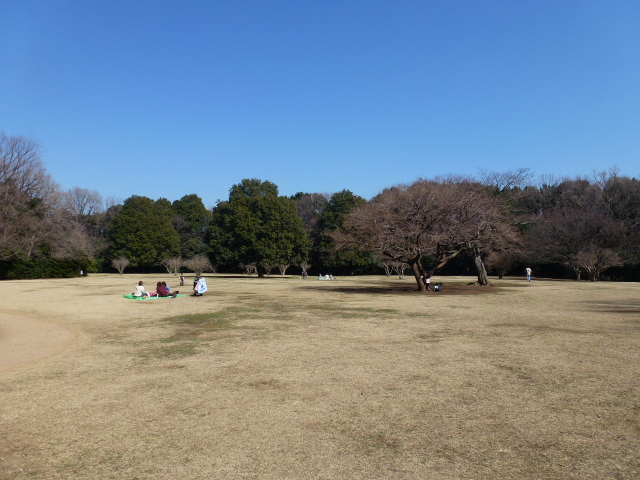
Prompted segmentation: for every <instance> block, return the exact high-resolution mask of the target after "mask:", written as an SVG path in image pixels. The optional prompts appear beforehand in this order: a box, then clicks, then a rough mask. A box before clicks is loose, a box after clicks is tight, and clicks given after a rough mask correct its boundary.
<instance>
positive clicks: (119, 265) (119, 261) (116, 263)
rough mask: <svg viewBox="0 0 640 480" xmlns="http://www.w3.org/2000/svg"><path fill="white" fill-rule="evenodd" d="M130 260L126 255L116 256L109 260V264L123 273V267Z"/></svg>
mask: <svg viewBox="0 0 640 480" xmlns="http://www.w3.org/2000/svg"><path fill="white" fill-rule="evenodd" d="M130 263H131V262H130V261H129V259H128V258H126V257H118V258H114V259H113V260H111V266H112V267H113V268H115V269H116V270H118V273H119V274H120V275H122V274H123V273H124V269H125V268H127V267H128V266H129V264H130Z"/></svg>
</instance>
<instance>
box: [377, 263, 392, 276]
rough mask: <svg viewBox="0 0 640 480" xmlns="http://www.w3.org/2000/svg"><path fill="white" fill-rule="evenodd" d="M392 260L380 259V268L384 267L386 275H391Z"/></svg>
mask: <svg viewBox="0 0 640 480" xmlns="http://www.w3.org/2000/svg"><path fill="white" fill-rule="evenodd" d="M393 263H394V262H393V260H382V261H381V262H380V265H381V266H382V268H383V269H384V274H385V275H386V276H387V277H390V276H391V273H392V272H393V268H392V264H393Z"/></svg>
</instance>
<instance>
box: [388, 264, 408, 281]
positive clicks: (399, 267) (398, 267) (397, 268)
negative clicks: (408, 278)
mask: <svg viewBox="0 0 640 480" xmlns="http://www.w3.org/2000/svg"><path fill="white" fill-rule="evenodd" d="M407 267H408V265H407V264H406V263H403V262H393V263H392V265H391V268H392V270H393V273H395V274H396V275H398V278H400V279H403V278H404V271H405V270H406V269H407Z"/></svg>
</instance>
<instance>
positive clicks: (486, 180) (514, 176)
mask: <svg viewBox="0 0 640 480" xmlns="http://www.w3.org/2000/svg"><path fill="white" fill-rule="evenodd" d="M479 171H480V180H481V181H482V183H483V184H484V185H487V186H489V187H492V188H494V189H495V191H496V192H497V193H501V192H504V191H506V190H509V189H510V188H514V187H523V186H525V184H526V183H527V182H528V181H529V180H531V178H532V176H533V174H532V173H531V171H530V169H529V168H517V169H515V170H507V171H505V172H490V171H487V170H485V169H484V168H481V169H480V170H479Z"/></svg>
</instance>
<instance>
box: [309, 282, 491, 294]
mask: <svg viewBox="0 0 640 480" xmlns="http://www.w3.org/2000/svg"><path fill="white" fill-rule="evenodd" d="M300 288H304V287H300ZM432 288H433V287H432ZM323 290H328V291H330V292H336V293H356V294H378V295H424V296H443V295H444V296H449V295H485V294H491V293H499V292H500V291H501V290H502V289H501V288H499V287H491V286H485V287H481V286H478V285H446V284H445V285H443V286H442V289H441V290H440V291H439V292H436V291H433V290H432V291H430V292H429V291H427V292H420V291H419V290H418V288H417V286H415V285H405V284H403V285H356V286H339V285H336V286H331V287H327V286H324V285H323Z"/></svg>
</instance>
